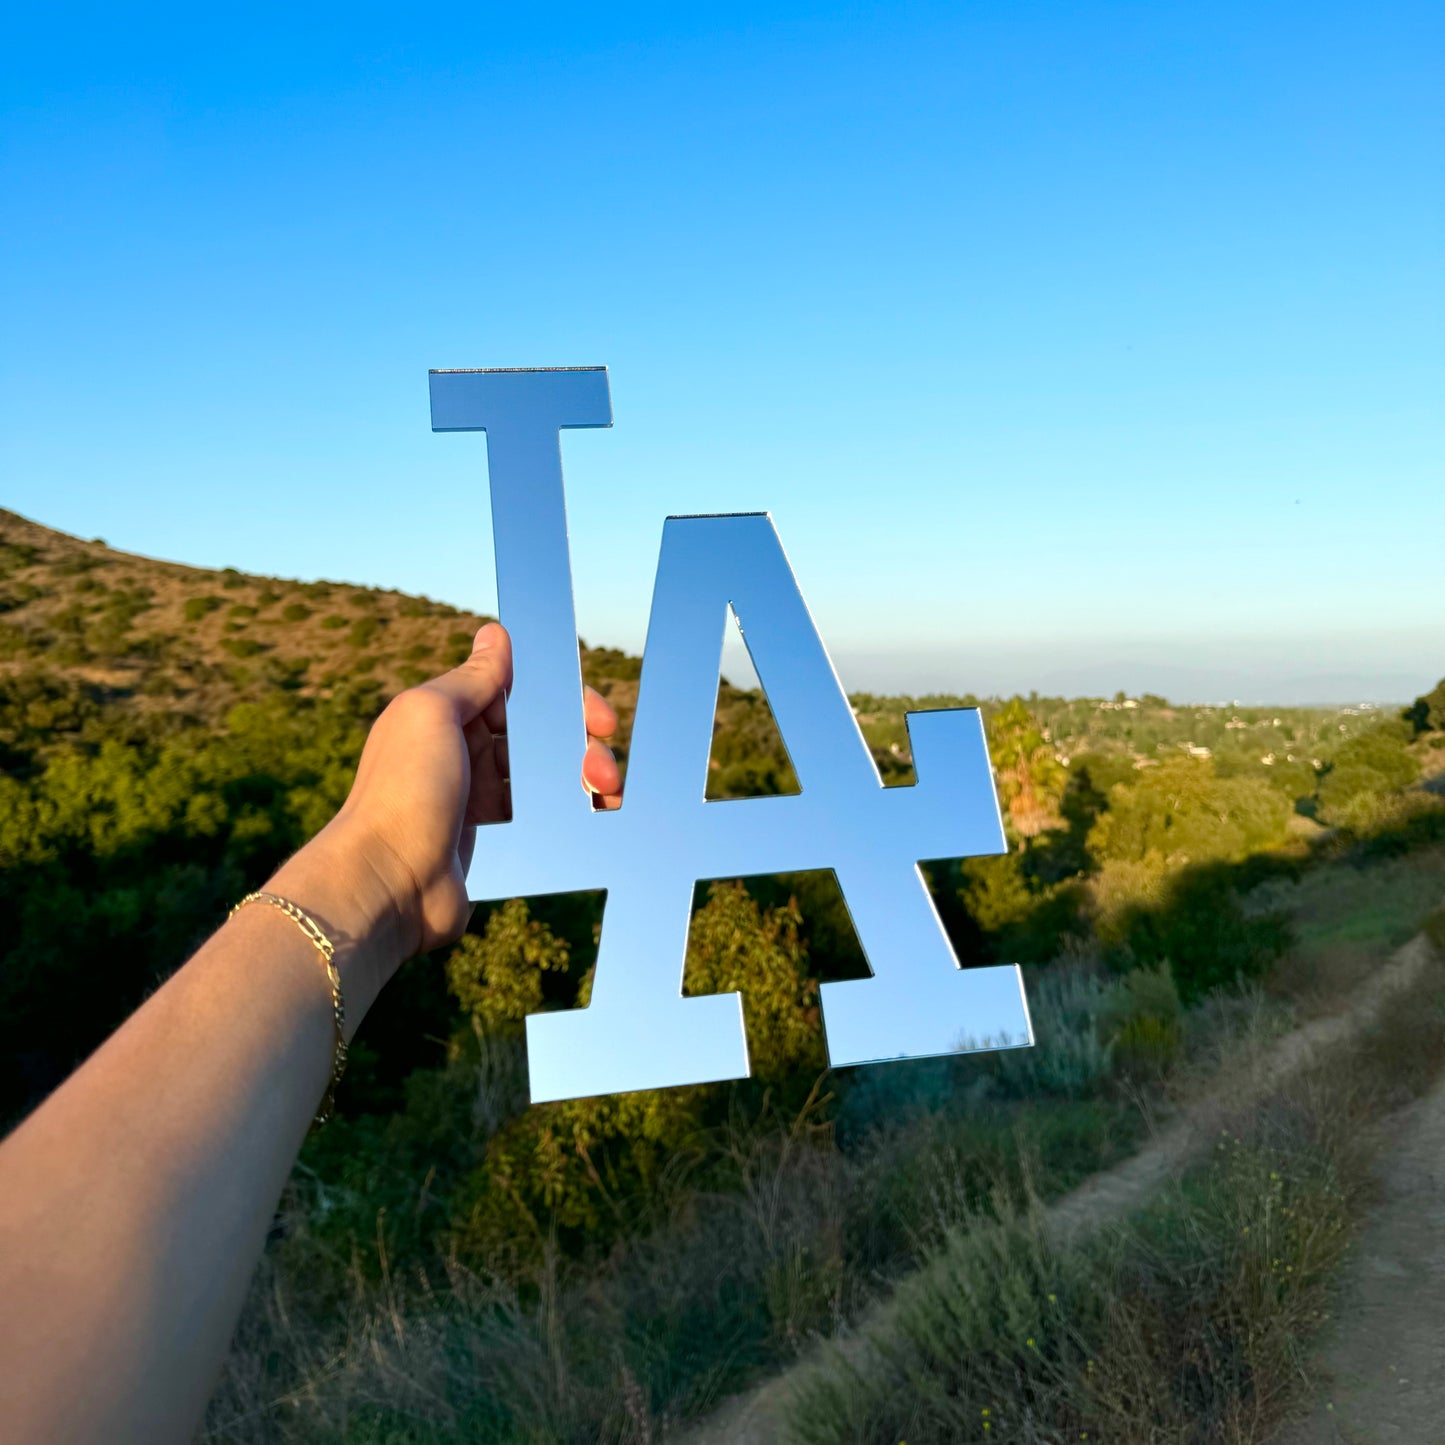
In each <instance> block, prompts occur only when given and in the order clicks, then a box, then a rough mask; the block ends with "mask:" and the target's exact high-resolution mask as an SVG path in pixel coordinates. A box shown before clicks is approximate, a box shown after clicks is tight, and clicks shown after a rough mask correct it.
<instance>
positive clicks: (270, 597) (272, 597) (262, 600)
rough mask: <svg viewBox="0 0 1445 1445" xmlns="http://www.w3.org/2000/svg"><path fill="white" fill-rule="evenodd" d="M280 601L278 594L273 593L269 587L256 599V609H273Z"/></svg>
mask: <svg viewBox="0 0 1445 1445" xmlns="http://www.w3.org/2000/svg"><path fill="white" fill-rule="evenodd" d="M280 600H281V594H280V593H279V592H273V591H272V590H271V589H270V588H269V587H268V588H267V589H266V590H265V591H264V592H263V593H262V594H261V595H260V596H259V597H258V598H257V599H256V606H257V607H274V606H275V605H276V603H278V602H279V601H280Z"/></svg>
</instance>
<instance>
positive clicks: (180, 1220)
mask: <svg viewBox="0 0 1445 1445" xmlns="http://www.w3.org/2000/svg"><path fill="white" fill-rule="evenodd" d="M323 836H324V835H323ZM318 845H319V846H318ZM318 845H313V846H312V847H311V848H310V849H309V850H303V852H302V853H301V854H298V855H297V857H296V858H294V859H292V860H291V862H290V863H288V864H287V865H286V866H285V867H284V868H283V869H282V870H281V871H280V872H279V873H278V874H277V875H276V877H275V879H273V880H272V882H271V883H270V885H269V887H270V888H271V889H272V890H273V891H275V892H278V893H281V894H283V895H284V896H288V897H290V898H292V899H293V901H295V902H296V903H298V904H300V905H301V906H302V907H303V908H305V909H306V910H307V911H308V912H311V913H313V914H314V915H315V916H316V917H317V918H318V920H319V921H320V922H321V923H322V924H323V926H324V927H326V928H327V931H328V932H329V933H331V934H333V936H339V937H338V942H339V943H340V947H339V949H338V956H337V958H338V964H339V966H340V967H341V971H342V979H343V989H344V990H345V992H346V993H347V995H348V997H347V1006H348V1014H349V1028H348V1032H350V1029H351V1028H354V1027H355V1024H356V1022H358V1021H359V1019H360V1016H361V1014H362V1013H363V1012H364V1010H365V1008H366V1007H367V1006H368V1005H369V1003H370V1001H371V998H372V997H373V996H374V994H375V992H376V989H377V988H378V987H379V986H380V981H381V980H383V979H384V978H385V976H386V974H387V973H388V972H389V971H390V968H391V967H393V966H394V965H395V963H396V962H397V961H398V959H399V957H400V952H399V950H400V948H401V945H400V943H399V941H398V939H397V937H396V936H395V927H394V921H393V920H392V919H390V918H388V917H387V916H386V915H385V910H384V909H382V908H380V907H379V908H377V909H371V908H369V907H368V906H367V904H366V903H365V901H364V899H363V898H362V897H361V896H360V895H363V894H364V892H365V889H364V887H362V886H358V884H357V882H356V880H355V879H354V878H353V877H351V876H350V875H348V872H347V870H346V869H345V868H344V867H342V866H340V864H339V863H338V860H337V857H336V855H335V854H334V853H332V852H328V851H327V849H326V846H325V845H324V843H322V842H321V840H318ZM363 883H364V880H363ZM348 984H349V985H350V986H349V987H348ZM333 1040H334V1033H333V1023H332V1007H331V993H330V988H329V986H328V985H327V982H326V975H325V972H324V969H323V967H322V964H321V961H320V958H319V955H318V953H317V951H316V949H315V948H314V947H313V945H312V944H310V943H309V942H308V941H307V940H306V938H305V937H304V936H303V935H302V934H301V932H300V930H299V929H298V928H297V927H296V925H295V924H294V923H293V922H292V921H291V920H290V919H288V918H286V917H284V916H283V915H282V914H280V913H279V912H278V911H277V910H275V909H273V908H269V907H267V906H265V905H261V904H253V905H251V906H250V907H248V908H246V909H243V910H242V911H241V912H240V913H239V914H238V915H237V916H236V917H235V918H234V919H233V920H231V921H230V922H229V923H228V924H227V925H226V926H225V927H224V928H222V929H221V930H220V931H218V932H217V933H216V934H215V935H213V936H212V937H211V938H210V939H209V940H208V941H207V943H206V944H204V945H203V946H202V948H201V949H200V950H199V951H198V952H197V953H196V955H195V956H194V957H193V958H192V959H191V960H190V961H189V962H188V963H187V964H186V965H185V966H184V967H183V968H182V969H181V970H179V972H178V973H177V974H176V975H175V976H174V977H173V978H172V979H171V980H170V981H169V982H167V983H166V984H165V985H164V987H162V988H161V989H160V990H158V991H157V993H155V994H154V995H153V996H152V997H151V998H150V999H149V1000H148V1001H147V1002H146V1004H145V1005H144V1007H142V1008H141V1009H140V1010H139V1011H138V1012H137V1013H136V1014H135V1015H134V1016H133V1017H132V1018H131V1019H130V1020H129V1021H128V1022H127V1023H126V1024H125V1026H124V1027H122V1028H121V1029H120V1030H119V1031H118V1032H117V1033H116V1034H115V1035H114V1036H113V1037H112V1038H111V1039H110V1040H109V1041H108V1042H107V1043H106V1044H105V1045H104V1046H103V1047H102V1048H101V1049H100V1050H99V1051H98V1052H97V1053H96V1054H95V1055H94V1056H93V1057H92V1058H91V1059H89V1060H88V1061H87V1062H86V1063H85V1064H84V1065H83V1066H82V1067H81V1068H80V1069H79V1070H77V1072H76V1073H75V1074H74V1075H73V1076H72V1077H71V1078H70V1079H69V1080H68V1081H67V1082H66V1083H65V1084H64V1085H62V1086H61V1088H60V1089H58V1090H57V1091H56V1093H55V1094H54V1095H53V1096H52V1097H51V1098H50V1099H49V1100H47V1101H46V1103H45V1104H43V1105H42V1106H41V1107H40V1108H39V1109H38V1110H37V1111H36V1112H35V1113H34V1114H33V1115H32V1116H31V1117H30V1118H29V1119H27V1120H26V1121H25V1122H24V1123H23V1124H22V1125H21V1126H20V1127H19V1128H18V1129H17V1130H16V1131H15V1133H14V1134H12V1135H11V1136H10V1138H8V1139H7V1140H6V1141H5V1142H4V1143H3V1145H0V1177H3V1179H4V1181H5V1185H6V1190H5V1194H4V1196H3V1197H0V1437H3V1438H4V1439H6V1440H12V1439H13V1440H17V1441H28V1440H36V1441H40V1440H44V1441H46V1442H50V1441H61V1440H94V1439H105V1440H107V1441H124V1440H137V1441H141V1440H144V1441H147V1442H151V1441H164V1440H177V1441H184V1440H187V1439H189V1438H190V1436H191V1434H192V1433H193V1431H194V1429H195V1425H196V1422H197V1420H198V1419H199V1417H200V1414H201V1412H202V1410H203V1409H204V1405H205V1401H206V1398H207V1397H208V1395H209V1393H210V1391H211V1389H212V1388H213V1386H214V1382H215V1376H216V1373H217V1370H218V1369H219V1365H220V1362H221V1359H222V1357H223V1355H224V1352H225V1350H226V1347H227V1344H228V1342H229V1340H230V1336H231V1333H232V1330H233V1329H234V1326H235V1322H236V1318H237V1316H238V1314H239V1312H240V1308H241V1304H242V1301H243V1299H244V1297H245V1292H246V1288H247V1284H248V1282H249V1280H250V1277H251V1274H252V1271H253V1270H254V1268H255V1264H256V1261H257V1259H258V1258H259V1256H260V1252H261V1249H262V1247H263V1244H264V1240H265V1235H266V1230H267V1227H268V1225H269V1223H270V1220H271V1218H272V1214H273V1211H274V1209H275V1205H276V1201H277V1199H278V1197H279V1195H280V1192H281V1189H282V1187H283V1186H284V1184H285V1181H286V1178H287V1175H288V1174H289V1172H290V1169H291V1165H292V1163H293V1161H294V1159H295V1156H296V1152H297V1150H298V1149H299V1147H300V1144H301V1141H302V1139H303V1138H304V1136H305V1133H306V1129H307V1127H308V1125H309V1123H310V1120H311V1117H312V1115H313V1113H314V1111H315V1109H316V1106H317V1104H318V1102H319V1100H320V1098H321V1096H322V1093H323V1091H324V1089H325V1086H326V1080H327V1075H328V1072H329V1069H330V1065H331V1058H332V1050H333Z"/></svg>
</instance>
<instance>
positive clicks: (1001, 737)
mask: <svg viewBox="0 0 1445 1445" xmlns="http://www.w3.org/2000/svg"><path fill="white" fill-rule="evenodd" d="M988 750H989V755H990V757H991V759H992V761H993V769H994V774H995V776H996V777H997V778H998V790H999V801H1000V802H1002V804H1003V806H1004V808H1005V810H1006V811H1007V813H1008V818H1009V823H1010V824H1011V826H1012V827H1013V830H1014V832H1015V833H1017V834H1018V836H1019V837H1020V838H1034V837H1037V836H1038V834H1040V833H1041V832H1043V830H1044V829H1045V828H1051V827H1055V826H1057V824H1058V821H1059V815H1058V810H1059V800H1060V799H1061V798H1062V797H1063V792H1064V784H1065V782H1066V781H1067V778H1068V773H1067V771H1066V769H1065V768H1064V765H1063V764H1062V763H1061V762H1060V761H1059V759H1058V756H1057V754H1056V753H1055V751H1054V746H1053V744H1052V743H1051V742H1050V741H1049V736H1048V733H1047V732H1046V731H1045V730H1044V728H1043V727H1042V726H1041V725H1040V723H1039V721H1038V719H1037V718H1036V717H1034V715H1033V714H1032V713H1031V712H1030V711H1029V710H1028V708H1027V707H1026V706H1025V705H1024V702H1023V700H1022V699H1021V698H1017V697H1015V698H1011V699H1010V700H1009V701H1008V702H1006V703H1005V704H1004V705H1003V707H1001V708H1000V709H999V710H998V711H997V712H996V713H994V715H993V716H992V717H991V718H990V719H989V723H988Z"/></svg>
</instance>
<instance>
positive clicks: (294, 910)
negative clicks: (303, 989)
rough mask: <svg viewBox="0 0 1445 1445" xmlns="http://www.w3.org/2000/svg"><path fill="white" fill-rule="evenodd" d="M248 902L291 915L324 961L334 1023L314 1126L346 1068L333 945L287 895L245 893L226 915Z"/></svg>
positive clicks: (328, 1109)
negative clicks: (331, 1050) (328, 1066)
mask: <svg viewBox="0 0 1445 1445" xmlns="http://www.w3.org/2000/svg"><path fill="white" fill-rule="evenodd" d="M248 903H269V904H270V905H271V907H272V908H278V909H280V911H281V912H282V913H284V914H285V915H286V917H287V918H289V919H291V920H292V921H293V922H294V923H295V924H296V926H297V927H298V928H299V929H300V930H301V932H302V933H304V934H305V935H306V937H307V938H308V939H309V940H310V941H311V942H312V943H313V944H315V945H316V951H317V952H318V953H319V954H320V955H321V960H322V962H323V963H324V964H325V965H326V977H327V979H328V980H329V982H330V984H331V1012H332V1016H333V1018H334V1020H335V1024H336V1052H335V1053H334V1054H333V1056H332V1059H331V1080H330V1082H329V1083H328V1084H327V1085H326V1093H325V1095H324V1097H323V1098H322V1100H321V1107H320V1108H319V1109H318V1110H317V1111H316V1118H315V1119H314V1121H313V1123H314V1124H315V1126H316V1127H318V1128H319V1127H320V1126H321V1125H322V1124H324V1123H325V1122H326V1121H327V1120H328V1119H329V1118H330V1117H331V1114H332V1111H333V1110H334V1109H335V1107H336V1086H337V1085H338V1084H339V1083H340V1082H341V1076H342V1074H343V1073H344V1072H345V1071H346V1001H345V1000H344V999H343V998H342V996H341V975H340V973H338V972H337V969H336V946H335V945H334V944H333V943H332V942H331V940H330V939H329V938H328V937H327V936H326V934H325V932H324V930H323V929H322V927H321V925H320V924H319V923H317V921H316V920H315V919H314V918H312V916H311V915H310V914H309V913H306V912H304V911H303V910H302V909H300V908H298V907H297V906H296V905H295V904H294V903H292V902H291V900H290V899H289V898H282V897H281V896H280V894H277V893H248V894H247V895H246V896H245V897H244V898H243V899H242V900H241V901H240V902H239V903H238V904H237V905H236V906H235V907H234V908H233V909H232V910H231V911H230V913H228V914H227V915H226V916H227V918H228V919H230V918H234V917H235V916H236V915H237V914H238V913H239V912H240V911H241V910H242V909H243V908H244V907H245V906H246V905H247V904H248Z"/></svg>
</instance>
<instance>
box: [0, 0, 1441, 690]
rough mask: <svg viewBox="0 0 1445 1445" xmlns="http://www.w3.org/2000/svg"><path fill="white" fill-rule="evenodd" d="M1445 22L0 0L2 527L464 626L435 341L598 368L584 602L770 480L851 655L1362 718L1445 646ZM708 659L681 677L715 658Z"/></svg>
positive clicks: (1292, 7)
mask: <svg viewBox="0 0 1445 1445" xmlns="http://www.w3.org/2000/svg"><path fill="white" fill-rule="evenodd" d="M1442 41H1445V15H1442V12H1440V10H1439V9H1438V7H1434V6H1430V5H1426V4H1423V3H1420V4H1409V3H1405V4H1393V3H1392V4H1385V5H1383V6H1378V7H1375V8H1373V9H1372V10H1371V11H1370V13H1369V15H1368V17H1363V16H1362V14H1361V12H1360V11H1359V9H1358V7H1353V6H1344V5H1339V4H1324V5H1311V6H1308V7H1306V6H1305V5H1303V4H1294V3H1287V4H1283V5H1279V6H1273V7H1269V9H1268V10H1267V11H1263V12H1262V11H1260V10H1259V9H1258V8H1257V7H1247V6H1245V5H1243V4H1242V3H1226V4H1224V5H1221V6H1215V7H1210V8H1209V9H1208V10H1205V11H1201V10H1198V9H1195V10H1179V9H1177V8H1170V7H1153V6H1139V5H1135V6H1117V5H1105V4H1102V3H1084V4H1080V5H1076V6H1071V7H1061V6H1042V5H1024V6H1006V5H1003V4H1002V3H985V4H979V5H975V6H971V7H968V8H967V9H966V10H965V9H963V8H961V7H958V6H955V5H944V4H902V5H899V4H890V5H881V4H864V5H861V6H860V5H850V6H847V7H842V6H838V5H828V4H803V3H787V4H782V5H778V4H770V5H768V6H762V5H749V4H744V5H742V6H740V7H738V6H734V7H730V8H729V9H728V11H727V12H714V11H706V10H690V11H688V10H684V11H679V10H677V9H676V8H675V7H662V6H636V7H628V8H627V9H626V10H625V11H623V12H618V13H607V14H603V13H601V12H598V11H596V10H595V9H588V8H585V7H580V6H562V7H557V8H552V9H549V10H547V11H546V12H545V13H542V12H530V11H526V10H524V9H521V8H517V9H514V10H511V11H505V12H503V11H496V12H493V11H489V10H486V9H484V8H475V7H474V8H469V9H464V8H462V7H455V8H450V9H449V8H446V7H443V8H442V9H441V10H435V11H432V12H428V22H427V24H426V25H425V26H424V27H419V26H416V25H415V24H414V23H413V22H412V21H411V20H410V19H409V18H408V17H405V16H402V15H388V14H385V13H383V12H370V11H358V10H355V9H354V8H351V9H346V10H342V9H341V8H340V7H335V8H329V7H308V8H307V9H306V11H305V12H304V13H301V12H296V11H294V10H286V9H283V8H281V7H274V8H272V7H265V6H260V7H254V8H253V9H252V10H250V11H248V16H247V25H246V26H245V27H244V28H243V27H238V26H236V25H235V24H234V23H233V21H232V20H230V19H228V18H227V17H226V16H225V15H222V14H220V13H216V14H210V13H205V12H197V11H195V10H194V9H192V8H185V9H183V8H181V7H178V6H177V7H167V6H153V7H149V8H148V9H147V10H145V11H144V12H143V13H140V14H125V13H121V12H117V11H114V10H102V9H99V8H96V9H95V10H94V11H93V12H92V13H87V14H85V15H83V16H81V15H77V13H76V12H74V11H72V10H69V9H67V10H66V11H64V12H56V11H43V10H39V11H32V12H28V13H26V14H23V15H20V16H18V17H17V18H16V19H15V20H14V21H13V22H12V24H11V26H10V30H9V42H8V44H7V47H6V49H5V53H4V55H3V56H0V133H3V137H4V140H3V150H0V196H3V204H4V208H5V213H6V215H7V220H8V222H9V223H8V224H7V225H6V227H4V228H3V229H0V314H3V315H4V318H5V322H4V327H3V336H0V506H5V507H9V508H13V509H14V510H16V511H19V512H21V513H22V514H24V515H26V516H30V517H33V518H34V519H35V520H37V521H39V522H41V523H43V524H45V525H48V526H54V527H59V528H62V529H64V530H66V531H70V532H74V533H77V534H79V535H82V536H103V537H105V538H106V539H107V540H108V541H109V542H110V543H111V544H112V545H114V546H117V547H121V548H124V549H125V550H129V551H135V552H140V553H144V554H147V555H152V556H161V557H167V558H171V559H173V560H176V561H182V562H188V563H192V564H195V565H201V566H218V567H219V566H227V565H233V566H236V567H239V568H242V569H244V570H246V571H251V572H258V573H265V574H272V575H281V576H297V577H315V576H327V577H335V578H343V579H346V580H351V581H356V582H362V583H366V584H369V585H377V586H388V587H398V588H402V589H404V590H407V591H410V592H420V593H426V594H428V595H431V596H434V597H438V598H443V599H445V600H447V601H450V602H453V603H456V604H457V605H460V606H466V607H473V608H477V609H479V610H491V609H492V608H494V607H495V593H494V590H493V583H492V560H491V543H490V531H489V519H488V513H487V507H486V496H485V474H484V455H485V448H484V444H483V443H482V441H481V439H480V438H478V437H456V436H448V437H441V436H434V435H432V434H431V433H430V431H429V429H428V419H427V404H426V372H427V369H428V368H429V367H434V366H449V365H463V366H466V365H536V364H586V363H598V362H601V363H605V364H607V365H608V366H609V367H610V369H611V375H612V389H613V401H614V411H615V425H614V427H613V428H612V429H611V430H610V431H599V432H572V433H568V434H567V435H566V437H565V440H564V444H563V446H564V455H565V462H566V469H567V477H568V485H569V507H570V513H571V521H572V531H573V554H574V567H575V577H576V593H577V600H578V617H579V626H580V630H581V632H582V634H583V635H584V637H586V638H587V639H588V641H590V642H594V643H602V644H607V645H614V646H620V647H624V648H626V649H628V650H629V651H634V652H635V651H638V650H640V648H641V646H642V642H643V637H644V634H645V626H646V618H647V611H648V605H649V598H650V592H651V584H652V574H653V569H654V567H655V564H656V558H657V545H658V540H659V536H660V532H661V525H662V519H663V518H664V516H666V515H667V514H669V513H677V512H706V511H736V510H754V509H762V510H768V511H771V512H772V513H773V515H774V518H775V520H776V522H777V525H778V528H779V532H780V534H781V536H782V539H783V542H784V545H785V547H786V548H787V550H788V553H789V555H790V557H791V559H792V561H793V564H794V567H795V570H796V571H797V574H798V577H799V580H800V583H801V585H802V587H803V590H804V594H805V596H806V597H807V599H808V602H809V605H810V607H811V608H812V611H813V613H814V616H815V618H816V620H817V622H818V625H819V628H820V631H821V632H822V634H823V637H824V639H825V641H826V643H827V644H828V646H829V648H830V650H831V652H832V654H833V656H834V658H835V661H836V662H837V664H838V667H839V671H840V674H841V675H842V677H843V680H844V682H845V684H846V685H847V686H848V687H849V688H852V689H868V690H874V691H888V692H913V693H924V692H928V691H935V690H936V691H946V692H956V693H961V692H970V691H971V692H974V693H977V694H980V695H984V694H989V693H1008V692H1013V691H1021V692H1025V693H1026V692H1028V691H1030V690H1033V689H1037V690H1038V691H1040V692H1046V693H1088V694H1104V695H1112V694H1113V693H1114V692H1116V691H1119V690H1123V691H1126V692H1130V693H1138V692H1142V691H1152V692H1156V693H1160V694H1162V695H1165V696H1168V697H1171V698H1173V699H1175V700H1178V701H1223V700H1233V699H1236V698H1237V699H1239V700H1240V701H1242V702H1249V701H1258V702H1278V703H1289V702H1357V701H1362V700H1371V701H1377V702H1381V703H1393V702H1401V701H1406V700H1408V699H1409V698H1410V697H1413V696H1414V695H1415V694H1417V693H1419V692H1422V691H1424V690H1426V689H1428V688H1429V687H1430V686H1431V685H1432V684H1433V683H1434V681H1435V680H1436V679H1437V678H1439V677H1440V676H1441V674H1442V673H1445V616H1442V603H1445V587H1442V585H1441V584H1442V570H1445V569H1442V567H1441V560H1442V538H1445V486H1442V485H1441V479H1442V477H1445V412H1442V408H1441V405H1440V400H1441V397H1442V395H1445V388H1442V383H1445V364H1442V363H1445V349H1442V337H1445V328H1442V321H1445V261H1442V257H1445V248H1442V241H1445V209H1442V207H1441V205H1440V203H1439V187H1438V183H1437V182H1438V176H1439V173H1440V162H1441V159H1442V157H1441V142H1440V137H1441V135H1442V134H1445V126H1442V121H1445V86H1442V84H1441V79H1442V76H1441V73H1440V72H1441V64H1440V60H1439V57H1440V55H1441V54H1442V44H1441V43H1442ZM727 666H728V664H727V663H725V670H726V668H727Z"/></svg>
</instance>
